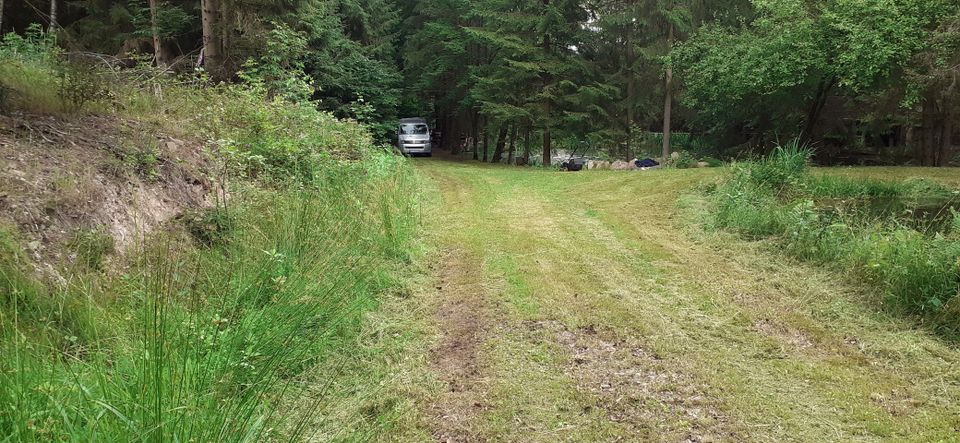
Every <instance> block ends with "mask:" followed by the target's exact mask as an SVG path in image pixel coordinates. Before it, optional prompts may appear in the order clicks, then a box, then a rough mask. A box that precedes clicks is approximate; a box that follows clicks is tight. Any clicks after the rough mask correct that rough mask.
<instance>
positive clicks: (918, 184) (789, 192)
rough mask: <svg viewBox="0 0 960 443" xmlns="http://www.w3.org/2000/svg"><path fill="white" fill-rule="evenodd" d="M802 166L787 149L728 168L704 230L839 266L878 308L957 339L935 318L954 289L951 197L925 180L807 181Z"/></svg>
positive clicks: (957, 270)
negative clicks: (871, 290)
mask: <svg viewBox="0 0 960 443" xmlns="http://www.w3.org/2000/svg"><path fill="white" fill-rule="evenodd" d="M808 158H809V151H806V150H803V149H798V148H797V147H796V146H792V147H788V148H778V149H777V150H776V151H775V152H774V153H773V154H772V155H770V156H768V157H766V158H763V159H758V160H754V161H750V162H744V163H738V164H736V165H735V166H734V168H733V170H732V171H731V172H730V174H729V176H728V177H727V178H726V179H725V180H724V181H723V182H722V183H721V184H720V185H719V186H718V187H717V188H716V189H715V190H713V191H712V194H713V203H714V213H713V223H714V224H715V225H716V226H717V227H719V228H723V229H728V230H732V231H734V232H738V233H740V234H742V235H745V236H747V237H750V238H757V239H759V238H769V239H771V240H773V241H774V242H776V243H777V244H778V245H780V246H781V247H782V248H783V249H784V250H786V251H787V252H788V253H790V254H792V255H794V256H796V257H798V258H801V259H805V260H811V261H815V262H820V263H832V264H834V265H835V266H836V265H839V266H842V268H843V269H844V270H845V271H846V272H847V273H848V274H849V275H851V276H854V277H857V278H859V279H861V280H863V281H864V282H867V283H869V284H871V285H873V286H874V287H876V288H878V289H879V290H880V291H881V294H882V295H883V297H882V298H881V300H879V301H880V302H881V303H883V304H887V305H888V306H890V307H892V308H894V309H898V310H901V311H903V312H907V313H910V314H915V315H920V316H922V317H923V318H926V319H930V320H932V321H934V322H935V325H936V327H937V328H941V329H943V330H945V331H952V332H951V333H953V332H957V331H960V329H958V328H960V323H958V320H957V318H956V317H955V316H954V315H951V314H949V313H948V312H947V311H944V309H945V307H946V306H948V304H949V303H951V301H952V300H954V299H955V298H956V297H957V294H958V293H957V288H958V285H960V237H957V236H956V231H955V228H954V225H955V224H956V218H955V217H956V210H955V209H954V208H955V207H956V206H957V205H958V204H960V200H958V197H957V195H958V192H957V191H955V190H950V189H948V188H945V187H943V186H942V185H939V184H935V183H932V182H929V181H925V180H908V181H905V182H902V183H891V182H878V181H861V180H857V181H854V180H850V179H847V178H839V177H831V176H812V175H811V174H810V173H809V171H808V170H807V167H806V164H807V161H808ZM931 201H932V202H934V203H935V206H934V207H933V209H932V210H930V211H929V212H927V211H928V209H927V208H926V207H925V206H928V205H929V204H930V202H931ZM923 217H929V218H923Z"/></svg>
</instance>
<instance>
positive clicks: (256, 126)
mask: <svg viewBox="0 0 960 443" xmlns="http://www.w3.org/2000/svg"><path fill="white" fill-rule="evenodd" d="M221 92H222V96H221V98H222V99H224V101H223V102H221V103H214V104H211V105H210V106H208V107H207V108H205V109H204V110H203V111H202V114H201V122H202V123H201V124H202V127H203V128H204V130H205V131H206V132H207V133H208V134H209V136H210V138H211V139H214V140H217V145H218V147H219V151H220V154H221V155H222V156H223V158H224V160H225V161H226V163H227V167H228V169H229V170H230V171H231V172H233V173H234V174H235V175H237V176H239V177H243V178H249V179H256V180H261V181H262V182H264V183H277V184H281V183H282V184H290V183H294V184H301V185H310V184H313V183H314V181H315V180H316V179H317V171H318V170H319V169H320V168H322V167H323V166H324V165H327V164H334V163H337V162H338V161H345V160H360V159H362V158H364V157H366V156H367V155H368V153H369V152H371V151H372V150H374V149H375V146H374V143H373V140H372V138H371V137H370V134H369V133H368V132H367V131H366V130H365V129H364V128H363V127H361V126H359V125H356V124H353V123H349V122H344V121H341V120H337V119H336V118H334V117H333V116H332V115H330V114H329V113H326V112H322V111H318V110H317V109H316V108H315V107H313V106H312V105H311V104H309V103H291V102H289V101H287V100H284V99H282V98H280V97H274V98H273V99H269V98H267V97H265V96H264V95H262V91H260V90H257V89H254V90H249V89H246V88H242V87H228V88H224V89H223V90H222V91H221Z"/></svg>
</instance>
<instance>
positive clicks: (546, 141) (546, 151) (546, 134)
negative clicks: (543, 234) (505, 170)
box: [543, 0, 552, 166]
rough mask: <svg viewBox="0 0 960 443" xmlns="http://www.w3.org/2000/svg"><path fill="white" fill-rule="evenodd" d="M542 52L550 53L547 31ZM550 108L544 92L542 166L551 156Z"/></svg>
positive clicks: (545, 81)
mask: <svg viewBox="0 0 960 443" xmlns="http://www.w3.org/2000/svg"><path fill="white" fill-rule="evenodd" d="M543 6H544V9H547V8H549V7H550V0H543ZM544 12H546V11H544ZM543 53H544V54H546V55H547V57H549V56H550V53H551V43H550V33H549V32H546V33H544V35H543ZM548 76H549V74H546V75H545V77H544V79H543V89H544V92H546V90H547V89H548V86H549V84H550V80H549V77H548ZM551 108H552V106H551V105H550V96H549V94H544V98H543V117H544V125H543V165H544V166H550V158H551V157H552V155H551V153H550V150H551V146H550V143H551V140H550V124H551V121H550V120H551V118H552V116H551V115H550V113H551V112H552V109H551Z"/></svg>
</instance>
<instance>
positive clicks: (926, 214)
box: [817, 196, 960, 234]
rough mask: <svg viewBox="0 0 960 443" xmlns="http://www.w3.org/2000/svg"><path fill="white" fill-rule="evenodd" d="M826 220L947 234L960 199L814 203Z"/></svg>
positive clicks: (889, 198)
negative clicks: (888, 225)
mask: <svg viewBox="0 0 960 443" xmlns="http://www.w3.org/2000/svg"><path fill="white" fill-rule="evenodd" d="M817 208H818V209H819V210H820V211H821V213H822V214H824V215H826V216H828V217H837V218H842V219H849V218H850V217H854V218H857V219H862V220H864V221H868V222H880V223H891V224H893V223H896V224H900V225H903V226H906V227H909V228H912V229H915V230H917V231H920V232H926V233H930V234H935V233H938V232H939V233H946V232H947V231H949V230H950V229H951V227H952V226H953V213H954V212H953V211H956V212H960V197H958V196H951V197H930V198H921V199H903V198H902V197H873V198H867V199H828V200H822V201H819V202H817Z"/></svg>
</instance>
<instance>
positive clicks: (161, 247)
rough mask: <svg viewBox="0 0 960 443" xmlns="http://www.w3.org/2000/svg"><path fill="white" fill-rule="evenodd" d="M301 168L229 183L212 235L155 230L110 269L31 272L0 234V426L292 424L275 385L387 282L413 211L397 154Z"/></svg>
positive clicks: (161, 431)
mask: <svg viewBox="0 0 960 443" xmlns="http://www.w3.org/2000/svg"><path fill="white" fill-rule="evenodd" d="M315 180H316V182H315V183H313V184H314V186H310V187H306V188H301V189H299V190H288V191H276V190H271V191H265V190H263V189H257V188H253V187H248V188H246V189H244V190H242V191H240V190H238V191H237V192H238V196H235V197H234V202H240V203H234V204H232V205H231V206H229V207H227V208H226V209H225V211H227V212H228V216H229V217H230V218H231V219H232V220H234V221H235V222H234V223H232V224H231V225H230V226H232V230H231V232H229V233H228V234H227V235H225V236H224V238H225V240H224V241H223V242H222V243H221V244H219V245H218V246H214V247H209V248H203V247H200V248H195V247H193V246H191V245H190V244H189V243H188V242H185V241H184V240H183V239H182V238H178V237H171V236H156V237H154V238H152V239H150V240H149V241H147V242H146V243H145V244H143V245H141V247H140V249H139V250H138V251H135V252H132V253H131V255H132V257H133V264H132V266H131V267H130V268H129V269H127V270H126V272H125V273H123V274H122V275H118V276H115V277H108V276H104V275H102V274H100V275H99V276H85V275H77V276H72V277H71V280H70V281H68V282H67V284H65V285H63V286H62V287H54V288H51V287H47V286H45V285H43V284H41V283H39V282H36V281H34V280H33V279H32V278H31V277H30V273H29V269H27V268H26V266H25V264H24V262H23V258H22V257H19V256H18V255H19V254H18V253H17V251H16V250H15V248H14V247H13V246H12V245H10V244H9V243H10V242H6V243H7V247H6V248H5V251H4V256H3V261H2V263H0V289H2V293H3V296H2V299H0V303H2V309H0V334H2V336H0V353H2V355H3V356H4V357H3V358H2V359H0V404H3V405H4V407H3V408H2V409H3V410H2V412H0V435H3V436H4V437H3V438H2V439H0V441H27V442H34V441H36V442H40V441H144V442H147V441H149V442H154V441H156V442H159V441H184V442H186V441H198V442H199V441H203V442H207V441H262V440H264V439H268V438H273V439H294V438H295V437H296V433H297V432H298V427H297V423H301V422H302V421H303V420H301V418H302V416H304V415H305V414H310V413H311V411H309V410H302V411H284V410H278V409H277V406H278V405H279V404H280V402H281V398H283V397H284V396H288V395H296V391H298V390H299V389H300V387H299V386H297V385H296V384H295V383H293V381H294V380H295V377H296V375H297V374H299V373H301V372H302V371H303V370H304V369H306V368H308V367H310V366H311V365H312V364H314V363H316V362H317V361H318V360H319V359H322V358H323V357H324V355H326V354H327V353H330V352H336V349H337V347H338V346H341V345H342V343H343V341H344V340H345V338H348V337H349V336H350V335H351V334H352V333H353V331H355V330H356V327H357V322H358V321H359V319H360V314H361V313H362V312H364V311H365V310H367V309H369V308H371V307H372V306H374V305H375V304H376V295H377V294H378V293H379V292H380V291H382V290H383V289H384V288H386V287H388V286H390V285H392V284H393V279H394V275H395V274H394V273H395V272H396V271H397V269H398V266H399V265H400V264H401V263H403V261H404V260H406V257H405V253H406V251H407V250H408V249H409V248H408V246H409V242H410V240H411V238H412V236H413V234H414V231H415V226H416V223H417V219H416V217H417V211H416V204H417V203H416V195H417V191H416V189H417V186H416V185H415V180H416V179H415V176H414V175H413V173H412V172H411V171H410V169H409V168H408V167H407V166H406V164H405V163H404V161H403V160H402V159H400V158H398V157H394V156H391V155H388V154H382V155H375V156H372V157H371V158H370V159H368V160H367V161H364V162H353V163H341V164H337V165H335V166H331V167H329V168H325V169H321V170H318V171H317V173H316V177H315ZM279 429H285V431H284V432H283V433H282V434H281V433H280V431H278V430H279Z"/></svg>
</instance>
